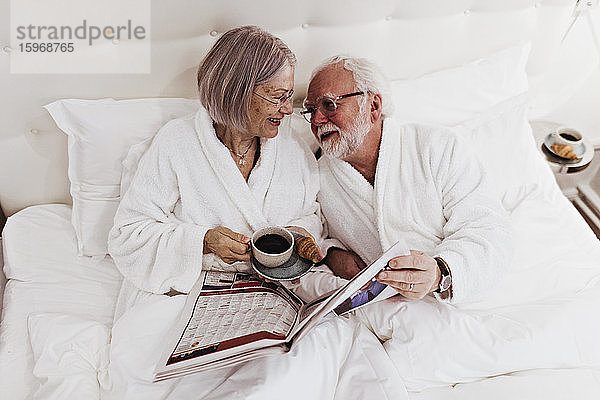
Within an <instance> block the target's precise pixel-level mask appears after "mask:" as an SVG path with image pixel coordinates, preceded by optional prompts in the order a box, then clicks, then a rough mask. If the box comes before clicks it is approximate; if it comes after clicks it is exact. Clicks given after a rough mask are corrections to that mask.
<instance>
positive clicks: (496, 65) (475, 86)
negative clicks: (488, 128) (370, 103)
mask: <svg viewBox="0 0 600 400" xmlns="http://www.w3.org/2000/svg"><path fill="white" fill-rule="evenodd" d="M530 48H531V46H530V44H529V43H527V44H523V45H519V46H515V47H510V48H507V49H504V50H502V51H499V52H497V53H494V54H492V55H490V56H488V57H486V58H483V59H479V60H476V61H473V62H471V63H469V64H466V65H462V66H459V67H454V68H448V69H444V70H441V71H438V72H433V73H430V74H426V75H423V76H421V77H419V78H416V79H410V80H397V81H393V82H391V89H392V100H393V102H394V116H395V117H396V118H398V119H399V120H401V121H406V122H421V123H429V124H435V125H443V126H453V125H457V124H460V123H463V122H465V121H467V120H469V119H471V118H473V117H478V116H479V115H480V114H481V113H482V112H485V111H486V110H488V109H490V108H491V107H493V106H496V105H497V104H500V103H502V102H504V101H506V100H508V99H510V98H513V97H515V96H518V95H521V94H523V93H525V92H527V91H528V89H529V87H528V82H527V73H526V71H525V66H526V64H527V58H528V57H529V51H530Z"/></svg>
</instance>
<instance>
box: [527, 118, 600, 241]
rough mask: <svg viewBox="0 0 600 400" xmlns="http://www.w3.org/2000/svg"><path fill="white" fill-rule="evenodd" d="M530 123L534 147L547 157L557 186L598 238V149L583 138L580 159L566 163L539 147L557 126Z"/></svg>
mask: <svg viewBox="0 0 600 400" xmlns="http://www.w3.org/2000/svg"><path fill="white" fill-rule="evenodd" d="M530 124H531V129H532V131H533V136H534V138H535V141H536V145H537V147H538V149H539V150H540V152H542V153H543V154H544V156H545V157H546V160H547V161H548V165H550V168H551V169H552V171H553V172H554V176H555V177H556V182H557V183H558V186H559V187H560V189H561V190H562V192H563V193H564V195H565V196H566V197H567V198H568V199H569V200H570V201H571V203H573V205H574V206H575V208H577V210H578V211H579V213H580V214H581V215H582V216H583V218H584V219H585V220H586V222H587V223H588V225H589V226H590V227H591V228H592V230H593V231H594V233H595V234H596V236H597V237H598V239H600V146H599V147H594V145H593V144H592V143H590V142H589V141H586V140H585V139H584V144H585V146H586V151H585V153H584V155H583V157H582V159H581V160H579V161H578V162H575V163H572V162H571V163H565V162H562V161H561V160H560V159H559V158H558V157H555V156H553V155H552V154H550V153H549V152H548V150H546V148H545V147H544V146H542V144H543V143H544V138H545V137H546V135H548V133H550V132H552V131H553V130H554V129H556V128H557V127H558V126H560V124H558V123H555V122H549V121H531V122H530Z"/></svg>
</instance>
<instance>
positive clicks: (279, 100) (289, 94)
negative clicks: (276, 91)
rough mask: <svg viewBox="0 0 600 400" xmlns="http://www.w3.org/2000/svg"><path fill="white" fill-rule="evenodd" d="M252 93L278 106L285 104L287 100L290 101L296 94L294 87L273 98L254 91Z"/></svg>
mask: <svg viewBox="0 0 600 400" xmlns="http://www.w3.org/2000/svg"><path fill="white" fill-rule="evenodd" d="M252 93H253V94H255V95H257V96H258V97H260V98H261V99H263V100H265V101H268V102H269V103H271V104H273V105H275V106H277V107H281V106H283V105H284V104H285V102H286V101H288V100H289V99H291V98H292V96H293V95H294V89H292V90H290V91H289V92H287V93H284V94H283V95H281V96H279V97H277V98H274V99H272V100H271V99H269V98H267V97H265V96H262V95H260V94H258V93H256V92H252Z"/></svg>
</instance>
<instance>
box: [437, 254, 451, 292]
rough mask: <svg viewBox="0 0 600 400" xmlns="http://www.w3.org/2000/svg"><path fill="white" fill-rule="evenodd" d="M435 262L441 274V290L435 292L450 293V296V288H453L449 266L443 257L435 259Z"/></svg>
mask: <svg viewBox="0 0 600 400" xmlns="http://www.w3.org/2000/svg"><path fill="white" fill-rule="evenodd" d="M434 260H435V262H437V265H438V268H439V269H440V273H441V278H440V287H439V289H437V290H435V292H436V293H445V292H448V294H450V288H451V287H452V274H451V273H450V268H449V267H448V264H446V261H444V260H443V259H442V258H441V257H434Z"/></svg>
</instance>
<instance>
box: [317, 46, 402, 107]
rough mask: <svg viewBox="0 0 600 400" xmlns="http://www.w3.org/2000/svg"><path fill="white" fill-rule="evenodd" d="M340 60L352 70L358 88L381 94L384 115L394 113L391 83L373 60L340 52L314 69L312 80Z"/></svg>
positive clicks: (362, 105)
mask: <svg viewBox="0 0 600 400" xmlns="http://www.w3.org/2000/svg"><path fill="white" fill-rule="evenodd" d="M340 62H342V63H343V64H342V67H343V68H344V69H345V70H348V71H350V72H352V77H353V78H354V82H355V83H356V87H357V88H358V90H360V91H361V92H371V93H378V94H380V95H381V107H382V115H383V116H384V117H387V116H390V115H392V114H393V112H394V104H393V102H392V96H391V89H390V84H389V82H388V80H387V78H386V77H385V75H384V74H383V72H382V71H381V69H380V68H379V67H378V66H377V64H375V63H374V62H373V61H371V60H368V59H366V58H360V57H352V56H348V55H343V54H338V55H335V56H333V57H330V58H328V59H326V60H325V61H323V62H322V63H321V64H320V65H319V66H318V67H317V68H316V69H315V70H314V71H313V73H312V75H311V77H310V80H311V81H312V80H313V78H314V77H315V75H317V74H318V73H319V72H321V71H323V70H324V69H325V68H327V67H329V66H331V65H335V64H337V63H340ZM366 99H367V98H366V97H365V100H364V102H363V103H362V104H361V111H363V107H364V105H365V104H366V103H365V102H366Z"/></svg>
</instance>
